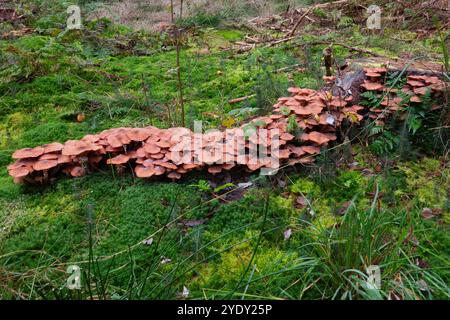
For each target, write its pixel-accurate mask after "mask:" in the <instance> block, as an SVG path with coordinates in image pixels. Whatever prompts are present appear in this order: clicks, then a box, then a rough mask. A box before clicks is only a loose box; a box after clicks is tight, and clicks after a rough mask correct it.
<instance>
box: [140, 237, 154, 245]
mask: <svg viewBox="0 0 450 320" xmlns="http://www.w3.org/2000/svg"><path fill="white" fill-rule="evenodd" d="M152 243H153V238H150V239H146V240H144V241H142V244H145V245H147V246H150V245H151V244H152Z"/></svg>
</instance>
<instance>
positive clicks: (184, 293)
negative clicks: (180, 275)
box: [181, 286, 189, 298]
mask: <svg viewBox="0 0 450 320" xmlns="http://www.w3.org/2000/svg"><path fill="white" fill-rule="evenodd" d="M181 296H182V297H183V298H187V297H189V289H188V288H186V287H185V286H183V291H182V292H181Z"/></svg>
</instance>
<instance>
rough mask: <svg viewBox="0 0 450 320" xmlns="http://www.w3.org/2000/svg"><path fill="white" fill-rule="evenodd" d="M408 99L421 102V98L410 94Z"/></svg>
mask: <svg viewBox="0 0 450 320" xmlns="http://www.w3.org/2000/svg"><path fill="white" fill-rule="evenodd" d="M409 101H411V102H415V103H420V102H422V99H420V98H419V97H418V96H412V97H411V99H410V100H409Z"/></svg>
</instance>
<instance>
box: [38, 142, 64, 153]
mask: <svg viewBox="0 0 450 320" xmlns="http://www.w3.org/2000/svg"><path fill="white" fill-rule="evenodd" d="M42 147H43V148H44V153H53V152H60V151H61V150H62V149H63V147H64V145H63V144H62V143H59V142H53V143H49V144H44V145H43V146H42Z"/></svg>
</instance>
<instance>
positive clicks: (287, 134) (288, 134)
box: [280, 132, 295, 141]
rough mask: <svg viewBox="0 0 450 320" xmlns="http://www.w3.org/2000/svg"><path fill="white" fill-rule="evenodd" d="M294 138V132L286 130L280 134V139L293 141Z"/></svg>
mask: <svg viewBox="0 0 450 320" xmlns="http://www.w3.org/2000/svg"><path fill="white" fill-rule="evenodd" d="M294 138H295V137H294V136H293V135H292V134H290V133H289V132H285V133H283V134H282V135H281V136H280V139H281V140H284V141H291V140H292V139H294Z"/></svg>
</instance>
